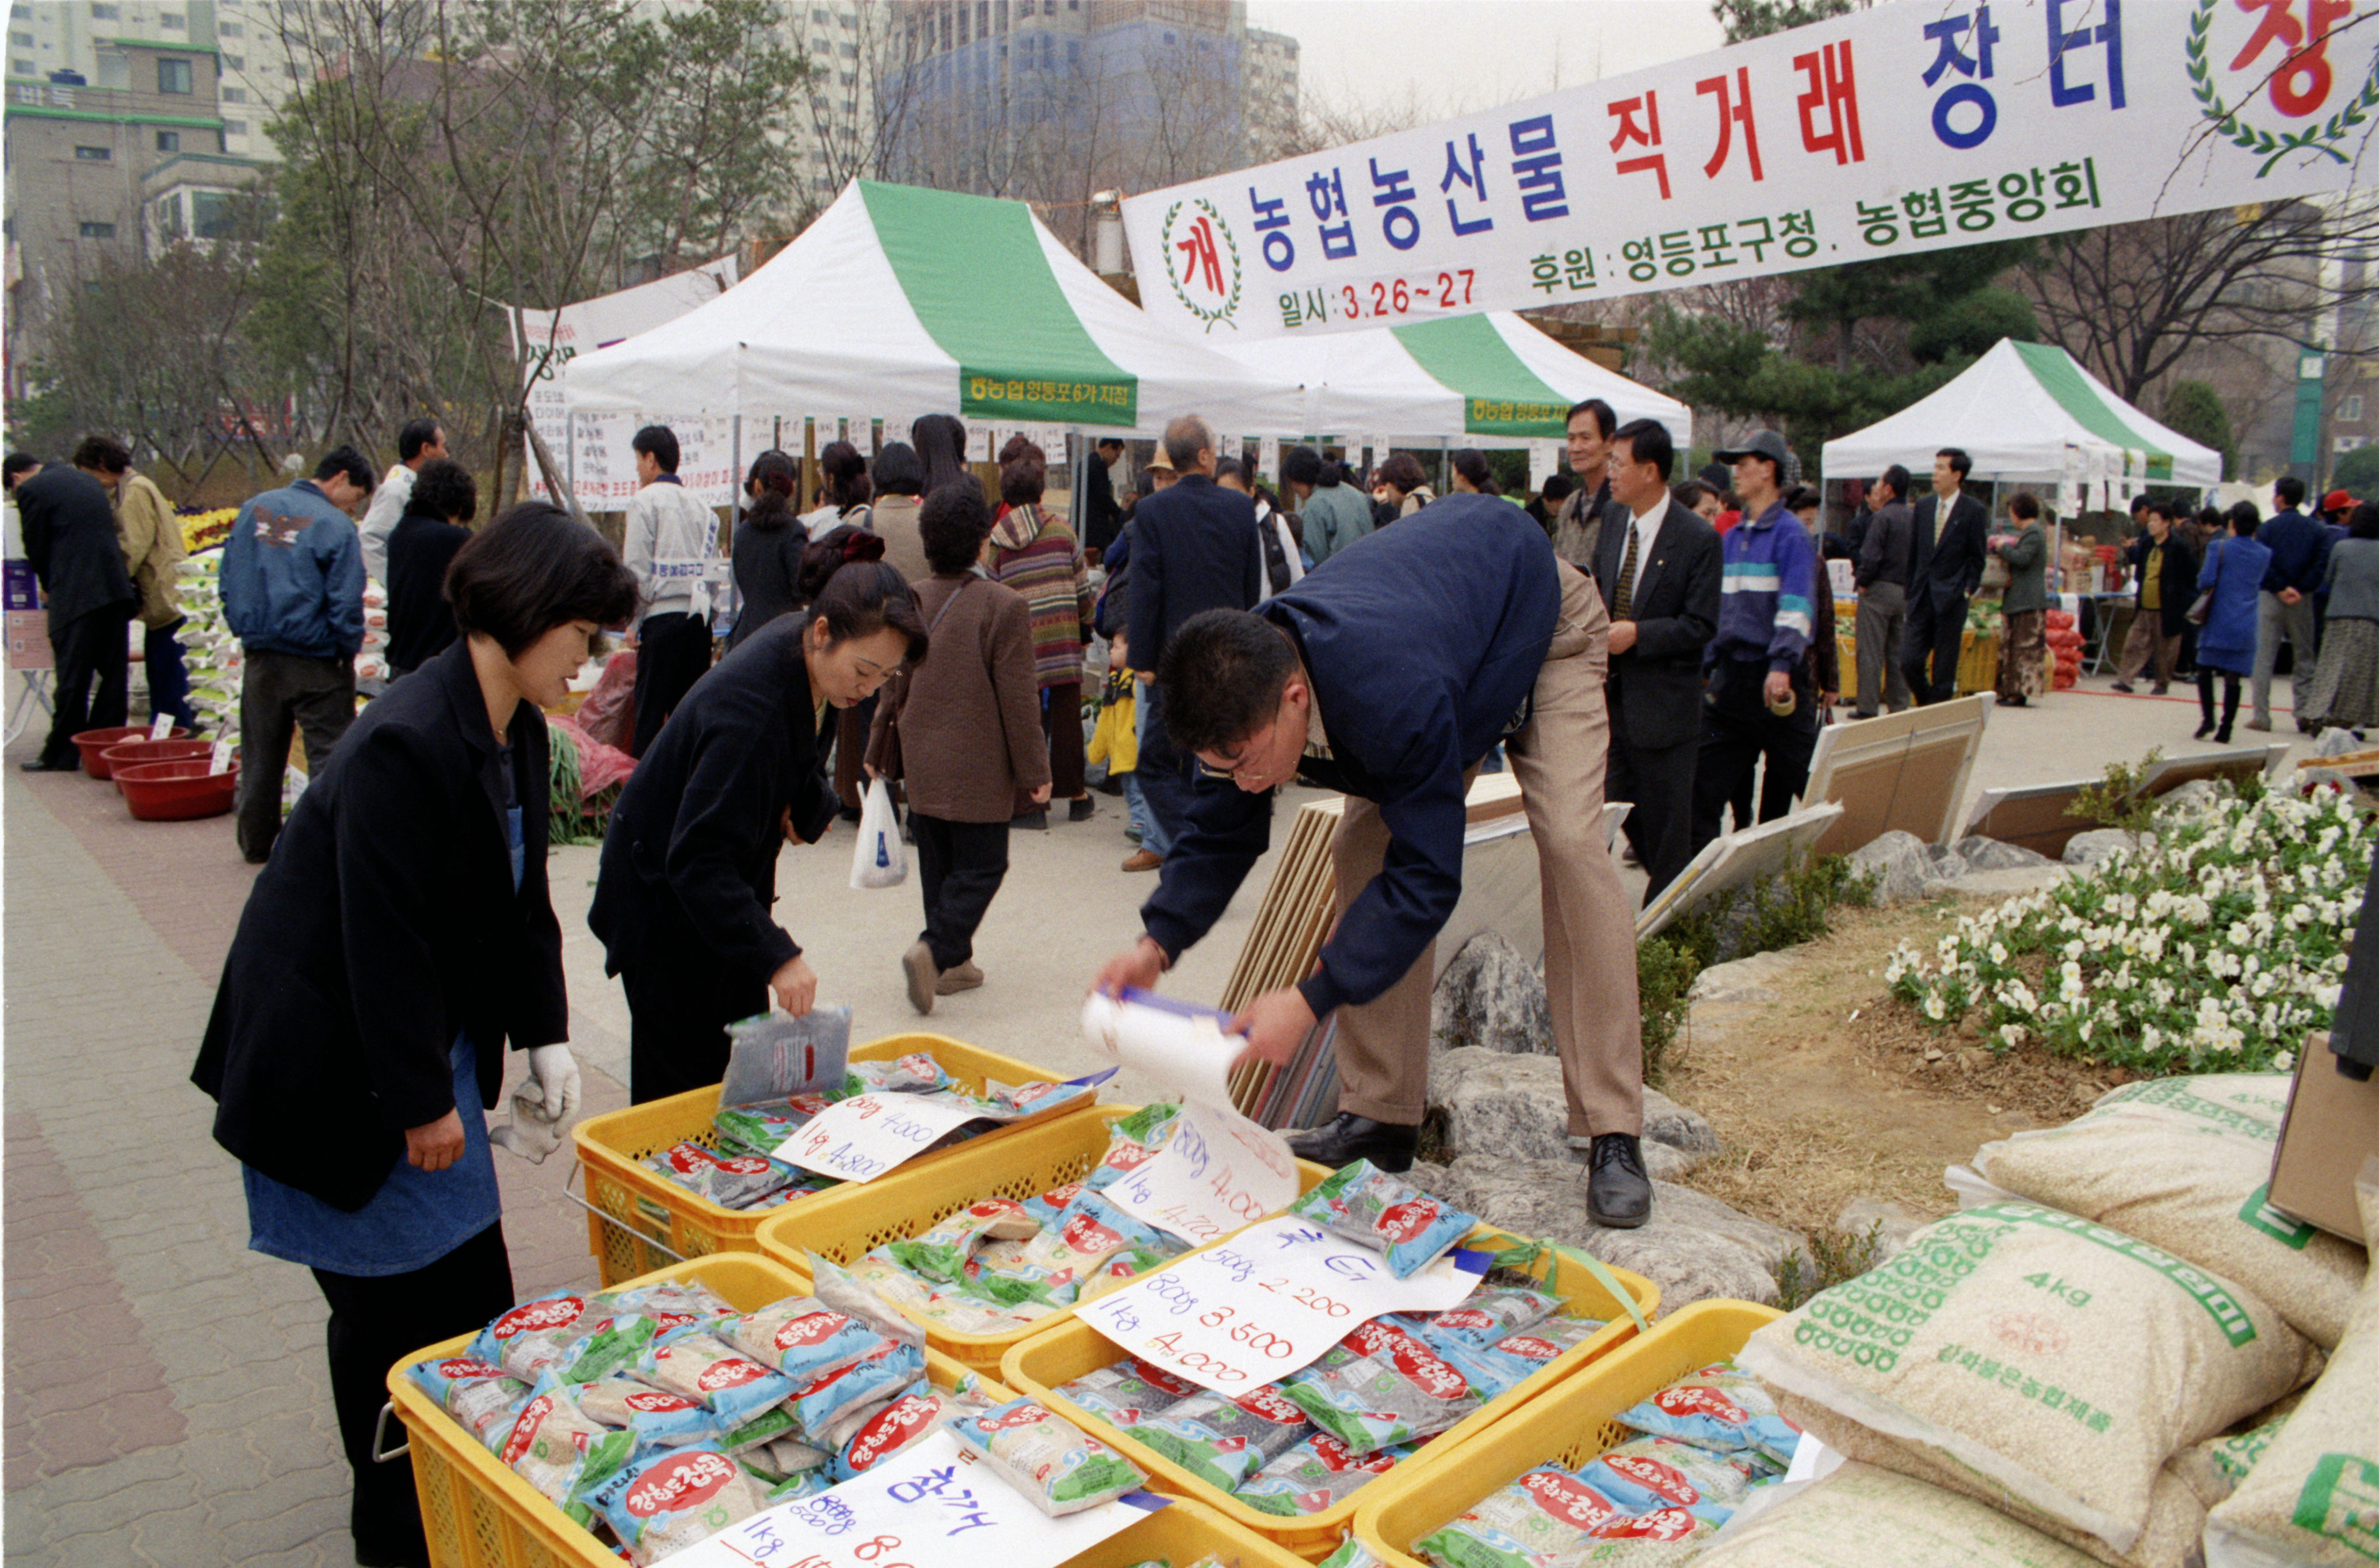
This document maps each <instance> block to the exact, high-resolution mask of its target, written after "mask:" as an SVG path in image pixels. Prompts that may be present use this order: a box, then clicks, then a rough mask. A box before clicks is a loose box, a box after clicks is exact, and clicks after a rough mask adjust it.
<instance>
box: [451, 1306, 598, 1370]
mask: <svg viewBox="0 0 2379 1568" xmlns="http://www.w3.org/2000/svg"><path fill="white" fill-rule="evenodd" d="M585 1316H586V1297H583V1296H578V1295H575V1294H574V1293H572V1292H569V1291H557V1292H555V1293H554V1294H553V1295H551V1296H540V1297H537V1298H536V1299H534V1300H531V1301H524V1302H522V1303H521V1304H520V1305H519V1306H517V1307H515V1308H513V1309H512V1310H511V1311H509V1312H506V1313H505V1314H504V1315H503V1316H501V1317H500V1318H498V1319H497V1320H496V1321H494V1322H492V1323H489V1325H488V1326H487V1327H486V1328H484V1329H481V1330H480V1331H479V1333H478V1337H477V1338H476V1339H474V1340H472V1341H471V1348H470V1352H469V1354H470V1355H471V1357H473V1358H474V1359H475V1360H480V1361H489V1362H493V1363H494V1364H495V1365H497V1366H499V1367H501V1368H502V1369H504V1370H505V1371H506V1372H507V1373H509V1374H510V1375H511V1376H513V1377H515V1378H518V1379H520V1381H523V1382H525V1383H534V1382H535V1381H537V1378H538V1376H539V1375H540V1374H542V1373H543V1372H544V1370H545V1369H547V1368H548V1367H550V1366H552V1365H553V1364H554V1363H556V1362H558V1361H560V1360H561V1359H562V1352H563V1351H564V1350H566V1349H567V1348H568V1347H569V1346H570V1345H572V1344H573V1343H574V1341H576V1340H577V1338H578V1337H579V1335H580V1334H581V1333H584V1332H585V1331H583V1330H582V1329H580V1328H579V1326H578V1320H579V1319H580V1318H582V1317H585Z"/></svg>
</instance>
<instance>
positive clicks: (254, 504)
mask: <svg viewBox="0 0 2379 1568" xmlns="http://www.w3.org/2000/svg"><path fill="white" fill-rule="evenodd" d="M218 576H219V577H220V579H221V581H222V585H223V620H224V621H226V622H228V623H229V624H230V626H231V629H232V633H233V634H234V635H235V636H236V637H238V638H239V640H240V643H241V645H243V646H245V647H247V648H249V649H251V650H254V649H262V650H264V651H266V652H269V653H284V654H297V655H301V656H303V657H308V658H340V657H345V658H353V657H355V656H356V650H357V649H359V648H361V647H362V646H363V645H364V547H363V540H362V539H361V537H358V536H357V535H356V525H355V523H354V521H353V520H352V519H350V518H349V517H348V516H347V514H346V513H344V512H341V511H340V510H339V509H338V508H337V507H335V506H332V504H331V498H330V497H328V496H326V495H324V494H323V493H322V492H321V490H320V488H317V487H316V486H315V484H314V482H313V481H312V480H311V479H300V480H298V481H297V482H296V484H294V485H291V486H289V487H288V488H286V489H279V490H267V491H265V492H264V493H263V494H262V495H260V496H258V497H257V498H256V499H255V500H253V501H249V502H248V504H247V505H246V506H243V507H241V508H240V509H239V515H238V516H237V517H235V518H234V519H232V525H231V536H230V537H228V538H226V539H225V540H224V541H223V567H222V570H221V571H220V573H218Z"/></svg>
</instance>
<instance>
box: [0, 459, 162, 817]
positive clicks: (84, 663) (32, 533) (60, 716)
mask: <svg viewBox="0 0 2379 1568" xmlns="http://www.w3.org/2000/svg"><path fill="white" fill-rule="evenodd" d="M131 465H132V454H131V453H130V452H127V451H126V450H125V449H124V447H123V446H122V444H121V443H119V442H117V441H115V440H110V439H109V438H107V437H105V436H89V437H86V438H84V440H83V443H82V444H81V445H80V446H78V447H77V448H76V449H75V454H74V466H73V467H71V468H69V467H67V466H66V465H65V464H51V465H50V466H48V467H47V468H44V469H42V471H41V472H39V473H37V474H35V475H34V476H32V477H30V478H29V479H22V480H19V481H18V483H17V485H16V487H15V490H14V493H15V495H16V498H17V511H18V515H19V516H21V517H22V518H23V519H24V533H25V558H26V559H27V560H28V561H31V562H32V563H33V575H34V577H35V578H36V579H37V580H38V581H39V582H40V583H41V585H42V595H43V596H44V603H45V608H46V609H48V610H49V618H50V620H49V624H50V655H51V657H52V659H53V660H54V662H55V664H56V666H57V677H56V679H57V685H56V687H55V689H54V693H53V697H52V700H53V702H54V705H55V706H54V708H53V709H52V713H53V715H54V717H53V719H52V722H51V724H50V734H49V739H47V740H45V741H43V742H42V754H41V755H40V756H38V757H36V758H35V759H33V760H32V761H30V762H29V763H26V764H25V765H24V767H25V771H27V772H28V773H66V772H71V771H72V770H73V769H75V768H77V767H79V766H82V760H81V754H79V753H78V752H77V751H76V750H75V744H74V737H75V734H76V732H77V731H78V730H108V729H113V728H115V727H116V726H118V725H121V724H122V723H123V722H124V720H125V714H126V712H127V706H128V705H127V700H126V699H127V681H128V671H129V669H130V663H131V656H130V654H129V652H128V651H127V646H126V634H127V628H128V627H130V625H131V623H132V612H133V611H134V610H135V609H138V608H139V602H140V601H139V596H138V595H137V594H135V593H134V592H133V589H132V578H131V576H130V574H128V573H127V572H126V571H125V570H124V546H123V544H122V542H121V541H120V540H119V539H118V537H116V532H115V508H114V506H113V505H111V504H110V502H109V500H108V498H109V496H110V495H111V494H112V493H113V492H114V490H115V481H116V479H117V478H118V477H119V476H121V475H122V474H123V472H124V471H125V470H126V469H127V468H129V467H130V466H131ZM94 685H95V686H96V688H97V689H96V690H94V689H93V688H94Z"/></svg>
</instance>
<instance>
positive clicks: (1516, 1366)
mask: <svg viewBox="0 0 2379 1568" xmlns="http://www.w3.org/2000/svg"><path fill="white" fill-rule="evenodd" d="M1443 1315H1444V1314H1442V1313H1441V1314H1440V1316H1441V1317H1442V1316H1443ZM1602 1328H1603V1323H1602V1322H1601V1321H1600V1319H1596V1318H1547V1319H1545V1320H1543V1321H1540V1322H1539V1323H1536V1324H1534V1325H1533V1326H1531V1327H1530V1328H1529V1329H1528V1331H1527V1332H1525V1333H1516V1334H1512V1335H1509V1336H1508V1337H1506V1338H1503V1339H1499V1340H1497V1341H1496V1342H1495V1343H1494V1344H1492V1345H1485V1346H1482V1347H1479V1348H1473V1347H1471V1346H1470V1345H1465V1344H1461V1343H1455V1344H1447V1343H1446V1342H1444V1341H1443V1340H1439V1339H1436V1338H1433V1337H1432V1336H1431V1335H1430V1334H1429V1333H1427V1332H1426V1325H1424V1332H1423V1333H1422V1335H1421V1337H1422V1338H1423V1339H1426V1340H1428V1341H1429V1343H1430V1344H1431V1345H1433V1346H1434V1347H1436V1348H1437V1350H1438V1351H1439V1352H1440V1353H1441V1354H1443V1356H1444V1357H1445V1358H1446V1359H1447V1360H1448V1361H1451V1362H1452V1363H1454V1365H1455V1369H1457V1370H1459V1371H1460V1372H1461V1373H1462V1375H1463V1376H1464V1377H1466V1378H1467V1379H1468V1380H1469V1381H1470V1385H1471V1387H1473V1388H1475V1389H1477V1390H1478V1391H1479V1395H1480V1396H1481V1397H1482V1398H1486V1399H1493V1398H1495V1397H1496V1396H1497V1395H1499V1394H1503V1393H1510V1392H1511V1391H1512V1390H1513V1389H1516V1388H1517V1387H1519V1386H1520V1385H1521V1384H1522V1383H1524V1382H1526V1381H1528V1380H1529V1379H1530V1378H1532V1377H1534V1376H1536V1375H1537V1374H1538V1373H1539V1372H1541V1371H1543V1370H1544V1369H1546V1368H1547V1367H1550V1366H1552V1364H1553V1362H1554V1360H1555V1359H1556V1358H1557V1357H1560V1356H1562V1355H1563V1354H1564V1352H1566V1351H1569V1350H1573V1349H1575V1348H1576V1347H1577V1346H1578V1345H1583V1344H1585V1343H1586V1342H1587V1341H1588V1339H1591V1338H1592V1337H1593V1336H1594V1335H1596V1334H1597V1333H1600V1332H1601V1331H1602Z"/></svg>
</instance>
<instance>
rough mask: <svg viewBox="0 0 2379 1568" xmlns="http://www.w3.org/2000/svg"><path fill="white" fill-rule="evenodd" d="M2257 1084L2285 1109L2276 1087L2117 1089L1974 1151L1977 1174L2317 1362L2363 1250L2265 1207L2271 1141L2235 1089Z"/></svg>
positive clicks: (2203, 1082)
mask: <svg viewBox="0 0 2379 1568" xmlns="http://www.w3.org/2000/svg"><path fill="white" fill-rule="evenodd" d="M2266 1081H2271V1082H2274V1083H2276V1087H2275V1088H2273V1089H2271V1090H2269V1091H2268V1092H2269V1093H2271V1094H2275V1095H2277V1096H2278V1097H2279V1099H2280V1101H2281V1103H2282V1104H2283V1105H2285V1103H2286V1096H2287V1092H2288V1079H2287V1078H2286V1077H2279V1078H2277V1079H2276V1080H2264V1079H2261V1078H2256V1077H2249V1076H2246V1075H2238V1076H2228V1077H2223V1078H2194V1079H2192V1078H2177V1079H2160V1080H2155V1081H2153V1082H2149V1083H2136V1084H2127V1085H2125V1086H2124V1087H2123V1088H2121V1089H2119V1090H2117V1091H2115V1092H2113V1093H2111V1094H2108V1095H2107V1096H2106V1097H2105V1098H2104V1099H2102V1100H2100V1101H2099V1102H2098V1104H2097V1105H2096V1106H2095V1108H2094V1109H2092V1110H2090V1111H2089V1112H2087V1113H2085V1114H2084V1115H2083V1116H2079V1117H2077V1118H2075V1119H2074V1120H2073V1121H2071V1122H2069V1123H2067V1124H2066V1125H2065V1126H2063V1127H2059V1128H2043V1129H2041V1130H2038V1131H2033V1132H2019V1133H2017V1134H2015V1135H2014V1136H2013V1137H2011V1138H2007V1139H2002V1140H1999V1141H1998V1142H1996V1143H1987V1144H1985V1145H1983V1147H1982V1148H1981V1149H1980V1150H1979V1151H1977V1152H1976V1153H1975V1155H1974V1172H1975V1174H1977V1175H1978V1176H1981V1177H1982V1178H1983V1180H1984V1181H1985V1182H1987V1183H1988V1184H1989V1187H1990V1188H1995V1189H1997V1190H1998V1191H1999V1192H2001V1193H2005V1194H2007V1195H2008V1196H2011V1197H2015V1198H2020V1199H2023V1200H2025V1201H2027V1202H2032V1203H2039V1204H2044V1205H2046V1206H2047V1207H2048V1208H2051V1209H2061V1210H2063V1211H2064V1212H2067V1213H2069V1214H2079V1215H2081V1216H2082V1217H2083V1219H2085V1220H2095V1221H2097V1222H2098V1223H2099V1224H2104V1225H2109V1226H2111V1227H2113V1228H2114V1229H2116V1230H2119V1231H2121V1232H2122V1233H2123V1234H2124V1235H2126V1236H2137V1237H2139V1238H2140V1239H2141V1240H2142V1241H2144V1242H2146V1243H2148V1244H2149V1245H2150V1246H2152V1247H2160V1248H2164V1249H2165V1250H2166V1251H2168V1252H2169V1253H2171V1254H2172V1255H2173V1256H2175V1257H2177V1258H2182V1259H2186V1260H2188V1261H2190V1262H2192V1263H2194V1264H2196V1265H2197V1266H2198V1267H2199V1268H2201V1269H2208V1270H2211V1271H2213V1272H2216V1273H2218V1274H2221V1275H2222V1276H2223V1277H2224V1278H2226V1279H2233V1280H2236V1281H2238V1282H2239V1283H2240V1285H2245V1286H2246V1287H2247V1288H2248V1289H2250V1290H2252V1291H2253V1292H2254V1293H2255V1294H2256V1295H2258V1296H2261V1297H2263V1298H2264V1300H2266V1301H2268V1302H2270V1303H2271V1304H2272V1306H2273V1307H2274V1309H2276V1310H2277V1311H2278V1312H2279V1314H2280V1316H2281V1317H2282V1318H2284V1319H2286V1320H2287V1321H2288V1325H2289V1326H2290V1327H2292V1328H2294V1329H2295V1330H2296V1331H2297V1332H2298V1333H2301V1334H2303V1335H2304V1336H2305V1337H2306V1338H2308V1339H2310V1340H2312V1341H2313V1343H2314V1344H2315V1345H2320V1346H2321V1347H2322V1348H2323V1349H2325V1350H2326V1349H2329V1348H2331V1347H2332V1346H2334V1345H2337V1336H2338V1334H2339V1333H2341V1332H2342V1331H2343V1330H2344V1329H2345V1326H2346V1315H2347V1313H2348V1312H2349V1310H2350V1309H2351V1308H2352V1305H2353V1301H2354V1294H2355V1292H2356V1290H2357V1289H2358V1288H2359V1287H2360V1286H2361V1283H2362V1272H2363V1268H2364V1264H2365V1259H2364V1255H2363V1249H2362V1248H2360V1247H2357V1246H2355V1245H2354V1244H2353V1243H2352V1242H2349V1241H2347V1240H2344V1239H2342V1238H2340V1237H2338V1236H2331V1235H2329V1234H2328V1233H2326V1232H2325V1231H2322V1230H2320V1229H2318V1228H2316V1227H2314V1226H2313V1225H2309V1224H2304V1223H2302V1222H2301V1221H2299V1220H2295V1219H2291V1218H2289V1217H2288V1215H2286V1214H2283V1213H2281V1212H2279V1211H2278V1210H2276V1209H2274V1208H2273V1207H2272V1206H2271V1205H2270V1203H2268V1202H2267V1201H2265V1199H2266V1196H2267V1195H2268V1193H2269V1192H2270V1189H2271V1179H2272V1159H2273V1155H2274V1154H2275V1153H2276V1151H2277V1149H2278V1145H2279V1136H2280V1134H2279V1128H2278V1127H2277V1126H2276V1124H2275V1123H2274V1122H2271V1121H2267V1120H2264V1116H2263V1110H2264V1105H2265V1104H2266V1101H2265V1097H2264V1096H2265V1091H2264V1090H2261V1089H2255V1088H2242V1087H2240V1086H2241V1085H2259V1084H2263V1083H2264V1082H2266ZM1960 1185H1961V1188H1962V1191H1971V1190H1973V1189H1972V1188H1971V1187H1969V1186H1966V1185H1965V1184H1960Z"/></svg>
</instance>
